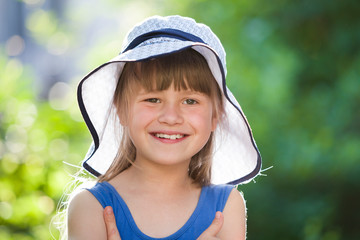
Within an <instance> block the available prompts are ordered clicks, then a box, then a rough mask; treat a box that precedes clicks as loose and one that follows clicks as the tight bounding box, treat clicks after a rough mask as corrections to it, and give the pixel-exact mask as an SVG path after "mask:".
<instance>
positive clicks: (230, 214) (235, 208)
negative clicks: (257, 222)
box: [217, 189, 246, 240]
mask: <svg viewBox="0 0 360 240" xmlns="http://www.w3.org/2000/svg"><path fill="white" fill-rule="evenodd" d="M223 214H224V224H223V226H222V228H221V230H220V232H219V234H218V235H217V236H218V238H220V239H223V240H227V239H229V240H232V239H239V240H244V239H246V207H245V201H244V198H243V197H242V195H241V194H240V193H239V192H238V191H237V190H236V189H233V190H232V191H231V193H230V195H229V198H228V200H227V203H226V205H225V208H224V211H223Z"/></svg>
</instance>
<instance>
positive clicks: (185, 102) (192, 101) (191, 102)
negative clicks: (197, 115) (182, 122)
mask: <svg viewBox="0 0 360 240" xmlns="http://www.w3.org/2000/svg"><path fill="white" fill-rule="evenodd" d="M183 103H184V104H189V105H194V104H197V103H198V102H197V101H196V100H194V99H191V98H189V99H186V100H184V102H183Z"/></svg>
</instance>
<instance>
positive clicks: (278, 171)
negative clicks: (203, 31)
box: [0, 0, 360, 240]
mask: <svg viewBox="0 0 360 240" xmlns="http://www.w3.org/2000/svg"><path fill="white" fill-rule="evenodd" d="M154 14H158V15H169V14H180V15H185V16H190V17H193V18H195V19H196V20H197V21H198V22H203V23H205V24H207V25H209V26H210V27H211V28H212V29H213V31H214V32H215V33H216V34H217V35H218V36H219V38H220V39H221V41H222V43H223V45H224V47H225V49H226V51H227V66H228V76H227V81H228V85H229V87H230V88H231V89H232V90H233V93H234V95H235V96H236V97H237V99H238V100H239V102H240V103H241V105H242V107H243V110H244V111H245V113H246V115H247V117H248V120H249V122H250V124H251V126H252V129H253V133H254V136H255V139H256V141H257V144H258V146H259V149H260V151H261V154H262V157H263V168H264V169H265V168H268V167H271V166H273V168H271V169H269V170H267V171H265V172H264V173H263V174H266V175H267V176H266V177H265V176H259V177H258V178H256V179H255V180H256V183H255V182H251V183H248V184H247V185H243V186H239V189H240V190H241V191H243V192H244V195H245V198H246V200H247V207H248V239H250V240H263V239H304V240H317V239H323V240H340V239H346V240H352V239H360V217H359V215H360V207H359V202H360V177H359V175H360V164H359V163H360V161H359V160H360V94H359V90H360V1H358V0H343V1H341V0H333V1H331V0H313V1H310V0H273V1H265V0H263V1H261V0H222V1H218V0H191V1H190V0H179V1H176V0H162V1H160V0H154V1H145V0H142V1H140V0H132V1H121V0H103V1H95V0H88V1H85V0H79V1H69V0H67V1H60V0H59V1H56V0H23V1H20V0H18V1H16V0H0V15H1V17H0V27H1V28H0V44H1V45H0V239H16V240H22V239H26V240H27V239H51V237H52V235H51V233H52V234H53V237H54V238H57V237H58V232H57V231H56V229H54V227H52V226H51V225H50V221H51V219H52V217H53V216H54V214H55V212H56V206H57V204H58V202H59V200H60V198H61V196H62V194H63V190H64V188H65V185H66V184H67V183H68V182H69V181H70V179H71V174H74V173H75V172H76V171H77V168H76V167H74V166H70V165H69V164H74V165H79V163H80V162H81V160H82V158H83V156H84V154H85V152H86V150H87V147H88V145H89V144H90V141H91V139H90V134H89V133H88V131H87V128H86V126H85V124H84V123H83V122H82V118H81V116H80V113H79V111H78V108H77V102H76V85H77V82H78V81H79V80H80V79H81V77H82V76H83V75H85V74H86V73H87V72H89V71H90V70H91V69H93V68H94V67H96V66H97V65H99V64H101V63H103V62H105V61H107V60H109V59H111V58H112V57H114V56H116V55H117V54H118V52H119V51H120V48H121V42H122V39H123V37H124V35H125V34H126V32H127V31H128V30H129V29H130V28H131V26H133V25H134V24H135V23H137V22H139V21H141V20H143V19H144V18H145V17H148V16H151V15H154ZM64 161H65V162H67V163H69V164H65V163H64Z"/></svg>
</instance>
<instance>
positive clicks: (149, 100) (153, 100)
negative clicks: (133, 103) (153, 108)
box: [145, 98, 160, 103]
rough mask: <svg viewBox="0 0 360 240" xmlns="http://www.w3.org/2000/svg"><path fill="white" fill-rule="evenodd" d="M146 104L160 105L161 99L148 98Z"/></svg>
mask: <svg viewBox="0 0 360 240" xmlns="http://www.w3.org/2000/svg"><path fill="white" fill-rule="evenodd" d="M145 101H146V102H149V103H160V99H158V98H148V99H145Z"/></svg>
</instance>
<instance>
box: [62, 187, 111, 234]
mask: <svg viewBox="0 0 360 240" xmlns="http://www.w3.org/2000/svg"><path fill="white" fill-rule="evenodd" d="M67 217H68V219H67V220H68V235H69V239H106V229H105V223H104V219H103V207H102V206H101V204H100V203H99V202H98V201H97V199H96V198H95V197H94V195H92V194H91V193H90V192H89V191H88V190H82V191H80V192H79V193H77V194H76V195H75V196H74V197H73V198H72V199H71V201H70V203H69V207H68V216H67Z"/></svg>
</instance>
